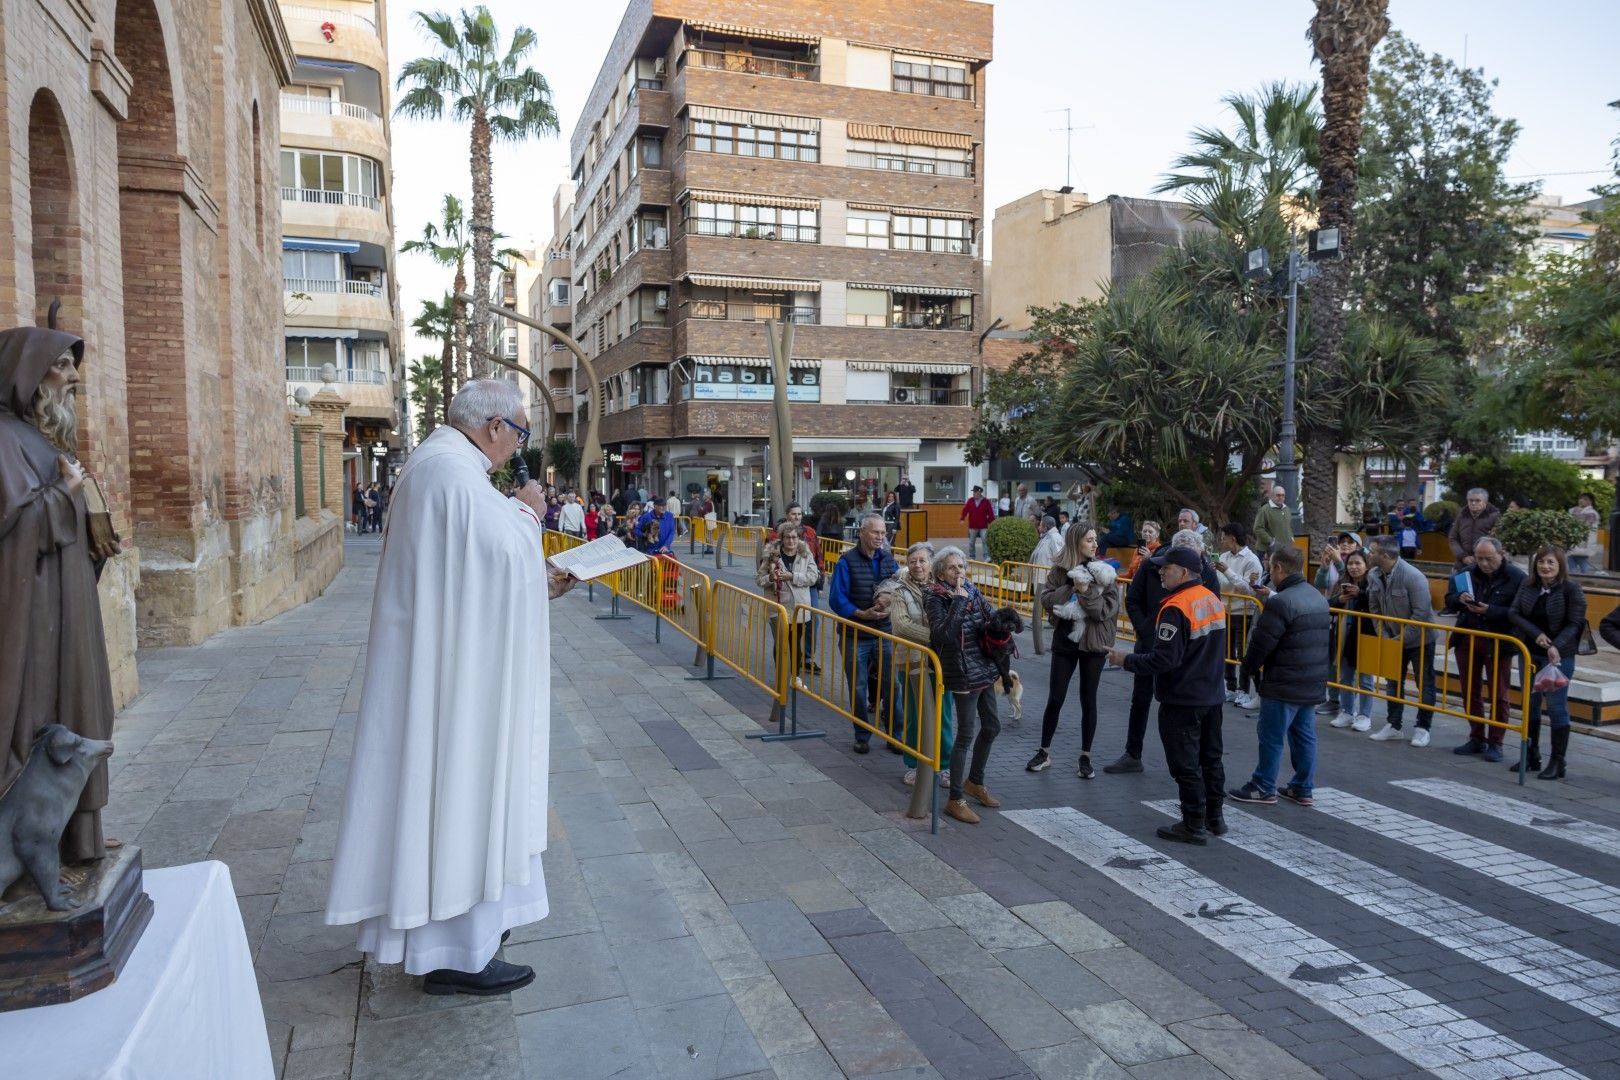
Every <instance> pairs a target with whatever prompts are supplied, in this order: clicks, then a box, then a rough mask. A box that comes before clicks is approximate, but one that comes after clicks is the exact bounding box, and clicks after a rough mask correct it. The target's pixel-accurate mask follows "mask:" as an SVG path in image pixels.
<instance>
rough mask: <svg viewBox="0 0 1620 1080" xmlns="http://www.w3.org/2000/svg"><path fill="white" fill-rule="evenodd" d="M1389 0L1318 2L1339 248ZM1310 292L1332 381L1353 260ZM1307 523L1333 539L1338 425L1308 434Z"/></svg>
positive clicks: (1351, 210) (1317, 353)
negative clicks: (1371, 74) (1369, 77)
mask: <svg viewBox="0 0 1620 1080" xmlns="http://www.w3.org/2000/svg"><path fill="white" fill-rule="evenodd" d="M1388 12H1389V0H1316V17H1315V18H1314V19H1312V20H1311V43H1312V45H1313V46H1314V47H1315V50H1316V58H1317V60H1318V61H1319V62H1320V63H1321V65H1322V143H1321V166H1320V169H1319V173H1318V180H1319V184H1318V187H1319V192H1318V198H1319V211H1318V217H1317V227H1318V228H1322V229H1326V228H1337V229H1338V230H1339V245H1340V250H1341V252H1350V251H1353V250H1354V246H1355V242H1356V237H1355V217H1356V180H1357V175H1358V159H1359V156H1360V153H1361V114H1362V112H1363V111H1364V110H1365V109H1366V106H1367V70H1368V67H1369V66H1370V65H1371V63H1372V52H1373V48H1374V47H1375V46H1376V45H1377V44H1378V42H1379V41H1380V40H1382V38H1383V37H1384V35H1385V34H1387V33H1388V32H1389V13H1388ZM1317 266H1318V267H1319V269H1320V271H1321V273H1320V275H1319V276H1318V277H1317V279H1316V280H1315V281H1314V282H1313V283H1312V285H1311V290H1312V295H1311V312H1310V317H1311V342H1312V344H1311V361H1312V363H1313V364H1314V365H1315V371H1314V375H1313V382H1314V383H1315V384H1316V385H1318V386H1326V387H1334V386H1337V385H1338V383H1339V381H1340V380H1341V379H1342V378H1343V373H1344V302H1345V294H1346V292H1347V290H1348V285H1349V281H1350V262H1349V260H1348V259H1347V258H1343V257H1341V258H1338V259H1329V260H1327V261H1325V262H1321V263H1318V264H1317ZM1304 435H1305V439H1304V443H1305V454H1304V463H1303V464H1304V473H1305V475H1304V476H1303V477H1302V480H1303V484H1302V487H1303V489H1304V499H1303V502H1304V508H1303V509H1304V518H1305V528H1306V529H1307V530H1308V531H1309V532H1310V533H1311V535H1312V536H1313V537H1315V538H1316V540H1317V542H1319V543H1325V542H1327V541H1329V540H1330V539H1331V537H1332V533H1333V525H1334V522H1335V521H1336V520H1337V515H1338V510H1337V507H1336V506H1335V497H1336V494H1335V493H1336V489H1337V487H1338V470H1337V469H1336V467H1335V464H1334V460H1333V455H1334V453H1335V451H1337V450H1338V448H1339V442H1340V431H1339V429H1338V426H1337V425H1336V424H1329V425H1324V426H1320V427H1314V428H1310V429H1307V430H1306V431H1305V433H1304Z"/></svg>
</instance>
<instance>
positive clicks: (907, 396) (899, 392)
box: [894, 386, 911, 402]
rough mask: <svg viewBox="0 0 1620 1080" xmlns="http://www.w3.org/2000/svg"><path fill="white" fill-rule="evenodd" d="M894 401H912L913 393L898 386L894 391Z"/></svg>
mask: <svg viewBox="0 0 1620 1080" xmlns="http://www.w3.org/2000/svg"><path fill="white" fill-rule="evenodd" d="M894 400H896V401H899V402H907V401H910V400H911V391H910V390H909V389H907V388H906V387H904V386H897V387H895V390H894Z"/></svg>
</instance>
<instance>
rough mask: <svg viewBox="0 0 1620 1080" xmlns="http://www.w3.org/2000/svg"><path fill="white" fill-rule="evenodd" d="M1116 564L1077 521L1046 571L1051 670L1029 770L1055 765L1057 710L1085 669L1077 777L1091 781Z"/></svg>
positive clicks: (1115, 608)
mask: <svg viewBox="0 0 1620 1080" xmlns="http://www.w3.org/2000/svg"><path fill="white" fill-rule="evenodd" d="M1116 577H1117V575H1116V574H1115V571H1114V568H1113V566H1111V565H1110V564H1108V563H1106V562H1103V561H1102V560H1101V559H1099V558H1097V530H1096V529H1093V528H1090V527H1089V526H1083V525H1076V526H1075V527H1074V528H1072V529H1070V530H1069V534H1068V536H1066V537H1065V538H1064V541H1063V553H1062V554H1061V555H1059V556H1058V560H1057V562H1055V563H1054V564H1053V565H1052V568H1051V569H1050V570H1048V571H1047V573H1046V584H1045V585H1044V586H1043V587H1042V589H1041V607H1042V609H1043V610H1045V611H1049V612H1051V613H1052V618H1053V619H1054V620H1055V621H1056V623H1057V627H1056V629H1055V630H1054V631H1053V633H1052V672H1051V681H1050V682H1049V683H1048V684H1047V688H1046V712H1045V714H1044V715H1043V716H1042V717H1041V748H1040V749H1039V750H1037V751H1035V756H1034V757H1032V758H1030V759H1029V764H1028V765H1025V766H1024V768H1025V769H1026V770H1028V771H1029V772H1040V771H1041V770H1042V769H1045V768H1047V767H1048V766H1049V765H1051V764H1052V736H1053V735H1055V734H1057V725H1058V714H1059V713H1060V712H1062V710H1063V699H1064V697H1065V696H1066V695H1067V694H1068V692H1069V682H1070V680H1072V679H1073V678H1074V674H1075V672H1076V671H1079V673H1080V765H1079V767H1078V768H1077V769H1076V770H1075V775H1076V776H1078V777H1080V779H1082V780H1090V779H1091V778H1092V777H1093V776H1096V775H1097V771H1096V770H1095V769H1094V768H1092V765H1091V740H1092V739H1093V738H1095V737H1096V735H1097V686H1098V685H1099V684H1100V683H1101V682H1102V672H1103V664H1104V663H1106V661H1107V659H1108V650H1109V649H1112V648H1113V647H1114V636H1115V631H1116V627H1115V623H1116V622H1117V620H1118V618H1119V607H1120V595H1119V589H1118V588H1117V587H1116V585H1115V579H1116Z"/></svg>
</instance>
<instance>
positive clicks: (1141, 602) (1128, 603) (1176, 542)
mask: <svg viewBox="0 0 1620 1080" xmlns="http://www.w3.org/2000/svg"><path fill="white" fill-rule="evenodd" d="M1170 546H1171V547H1184V548H1191V549H1192V550H1193V551H1196V552H1198V553H1199V560H1200V562H1201V563H1202V565H1203V570H1202V572H1201V576H1200V577H1199V581H1201V582H1202V583H1203V585H1204V588H1206V589H1208V590H1209V591H1210V592H1212V593H1219V592H1220V591H1221V579H1220V577H1219V576H1218V575H1217V574H1216V573H1215V568H1214V567H1213V566H1211V565H1210V564H1209V560H1208V559H1207V558H1204V556H1203V551H1204V541H1203V539H1202V538H1201V537H1200V536H1199V535H1198V534H1197V533H1195V532H1192V531H1191V530H1187V531H1185V532H1178V533H1176V535H1175V536H1174V537H1172V538H1171V540H1170ZM1141 551H1142V555H1143V556H1144V558H1143V560H1142V565H1141V566H1140V567H1138V568H1137V574H1136V576H1135V577H1134V578H1132V579H1131V584H1130V588H1128V589H1127V590H1126V591H1125V614H1127V615H1128V616H1130V620H1131V626H1132V627H1134V628H1135V630H1136V647H1135V650H1134V651H1136V652H1139V653H1150V652H1152V651H1153V624H1154V622H1155V621H1157V619H1158V616H1159V605H1160V604H1162V603H1164V593H1165V589H1164V586H1162V585H1160V584H1159V575H1158V574H1156V573H1154V571H1153V568H1152V567H1150V566H1149V565H1148V562H1147V559H1146V557H1145V556H1146V555H1147V549H1146V548H1143V549H1141ZM1152 704H1153V676H1152V675H1150V674H1148V673H1147V672H1145V671H1143V670H1141V669H1140V668H1138V669H1137V672H1136V678H1135V681H1134V682H1133V684H1132V686H1131V713H1130V719H1129V720H1128V722H1127V724H1126V728H1125V752H1124V753H1123V754H1121V755H1120V756H1119V760H1118V761H1116V762H1114V763H1113V764H1112V765H1104V766H1103V772H1105V773H1133V772H1141V771H1142V739H1143V737H1144V736H1145V735H1146V734H1147V723H1148V709H1149V707H1150V706H1151V705H1152Z"/></svg>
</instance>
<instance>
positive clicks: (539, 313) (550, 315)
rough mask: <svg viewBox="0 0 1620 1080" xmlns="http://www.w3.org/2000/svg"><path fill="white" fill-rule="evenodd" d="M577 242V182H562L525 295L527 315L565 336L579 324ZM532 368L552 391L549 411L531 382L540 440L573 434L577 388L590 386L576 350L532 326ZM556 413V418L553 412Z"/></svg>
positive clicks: (529, 338) (529, 347) (526, 351)
mask: <svg viewBox="0 0 1620 1080" xmlns="http://www.w3.org/2000/svg"><path fill="white" fill-rule="evenodd" d="M573 243H574V185H573V184H572V183H565V184H559V185H558V186H557V190H556V191H555V192H554V193H553V194H552V197H551V237H550V239H548V240H547V241H546V242H545V245H544V246H543V248H542V249H541V251H540V252H537V256H538V257H539V258H540V260H541V263H540V273H539V275H538V276H536V277H535V278H534V279H533V280H532V281H531V282H530V283H529V287H528V290H527V295H526V305H525V307H524V309H523V311H524V314H526V315H528V316H529V317H530V318H533V319H539V320H540V321H541V322H544V323H546V324H548V325H550V326H555V327H556V328H557V329H559V330H561V331H562V332H563V333H565V334H572V333H573V325H574V303H573V289H574V270H573V262H572V259H571V258H570V256H571V255H572V252H573ZM526 342H527V348H526V349H524V351H523V355H525V356H527V358H528V363H529V370H530V371H533V372H534V373H535V374H537V375H539V376H540V378H542V379H543V380H545V384H546V389H547V391H548V392H549V393H550V395H551V406H550V409H548V407H547V404H546V399H545V396H544V395H542V394H541V392H540V391H539V390H538V389H536V388H535V387H534V386H533V385H532V384H531V385H530V386H529V419H530V420H532V421H534V422H535V423H536V424H541V423H542V418H545V420H544V424H545V426H541V427H536V428H535V431H536V433H537V435H538V436H539V438H540V439H541V440H544V439H550V438H559V439H573V438H574V411H575V387H576V386H578V387H579V389H580V390H586V389H588V388H587V387H585V386H583V385H582V384H580V383H579V382H578V381H576V379H575V376H574V367H575V364H574V354H573V353H572V352H570V351H569V349H568V347H567V346H566V345H562V344H560V343H558V342H556V341H554V340H552V339H551V338H549V337H547V336H546V335H545V334H542V333H540V332H539V331H537V330H529V331H528V335H527V338H526ZM552 410H554V411H555V413H556V416H555V419H554V420H553V418H552V416H551V411H552Z"/></svg>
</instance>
